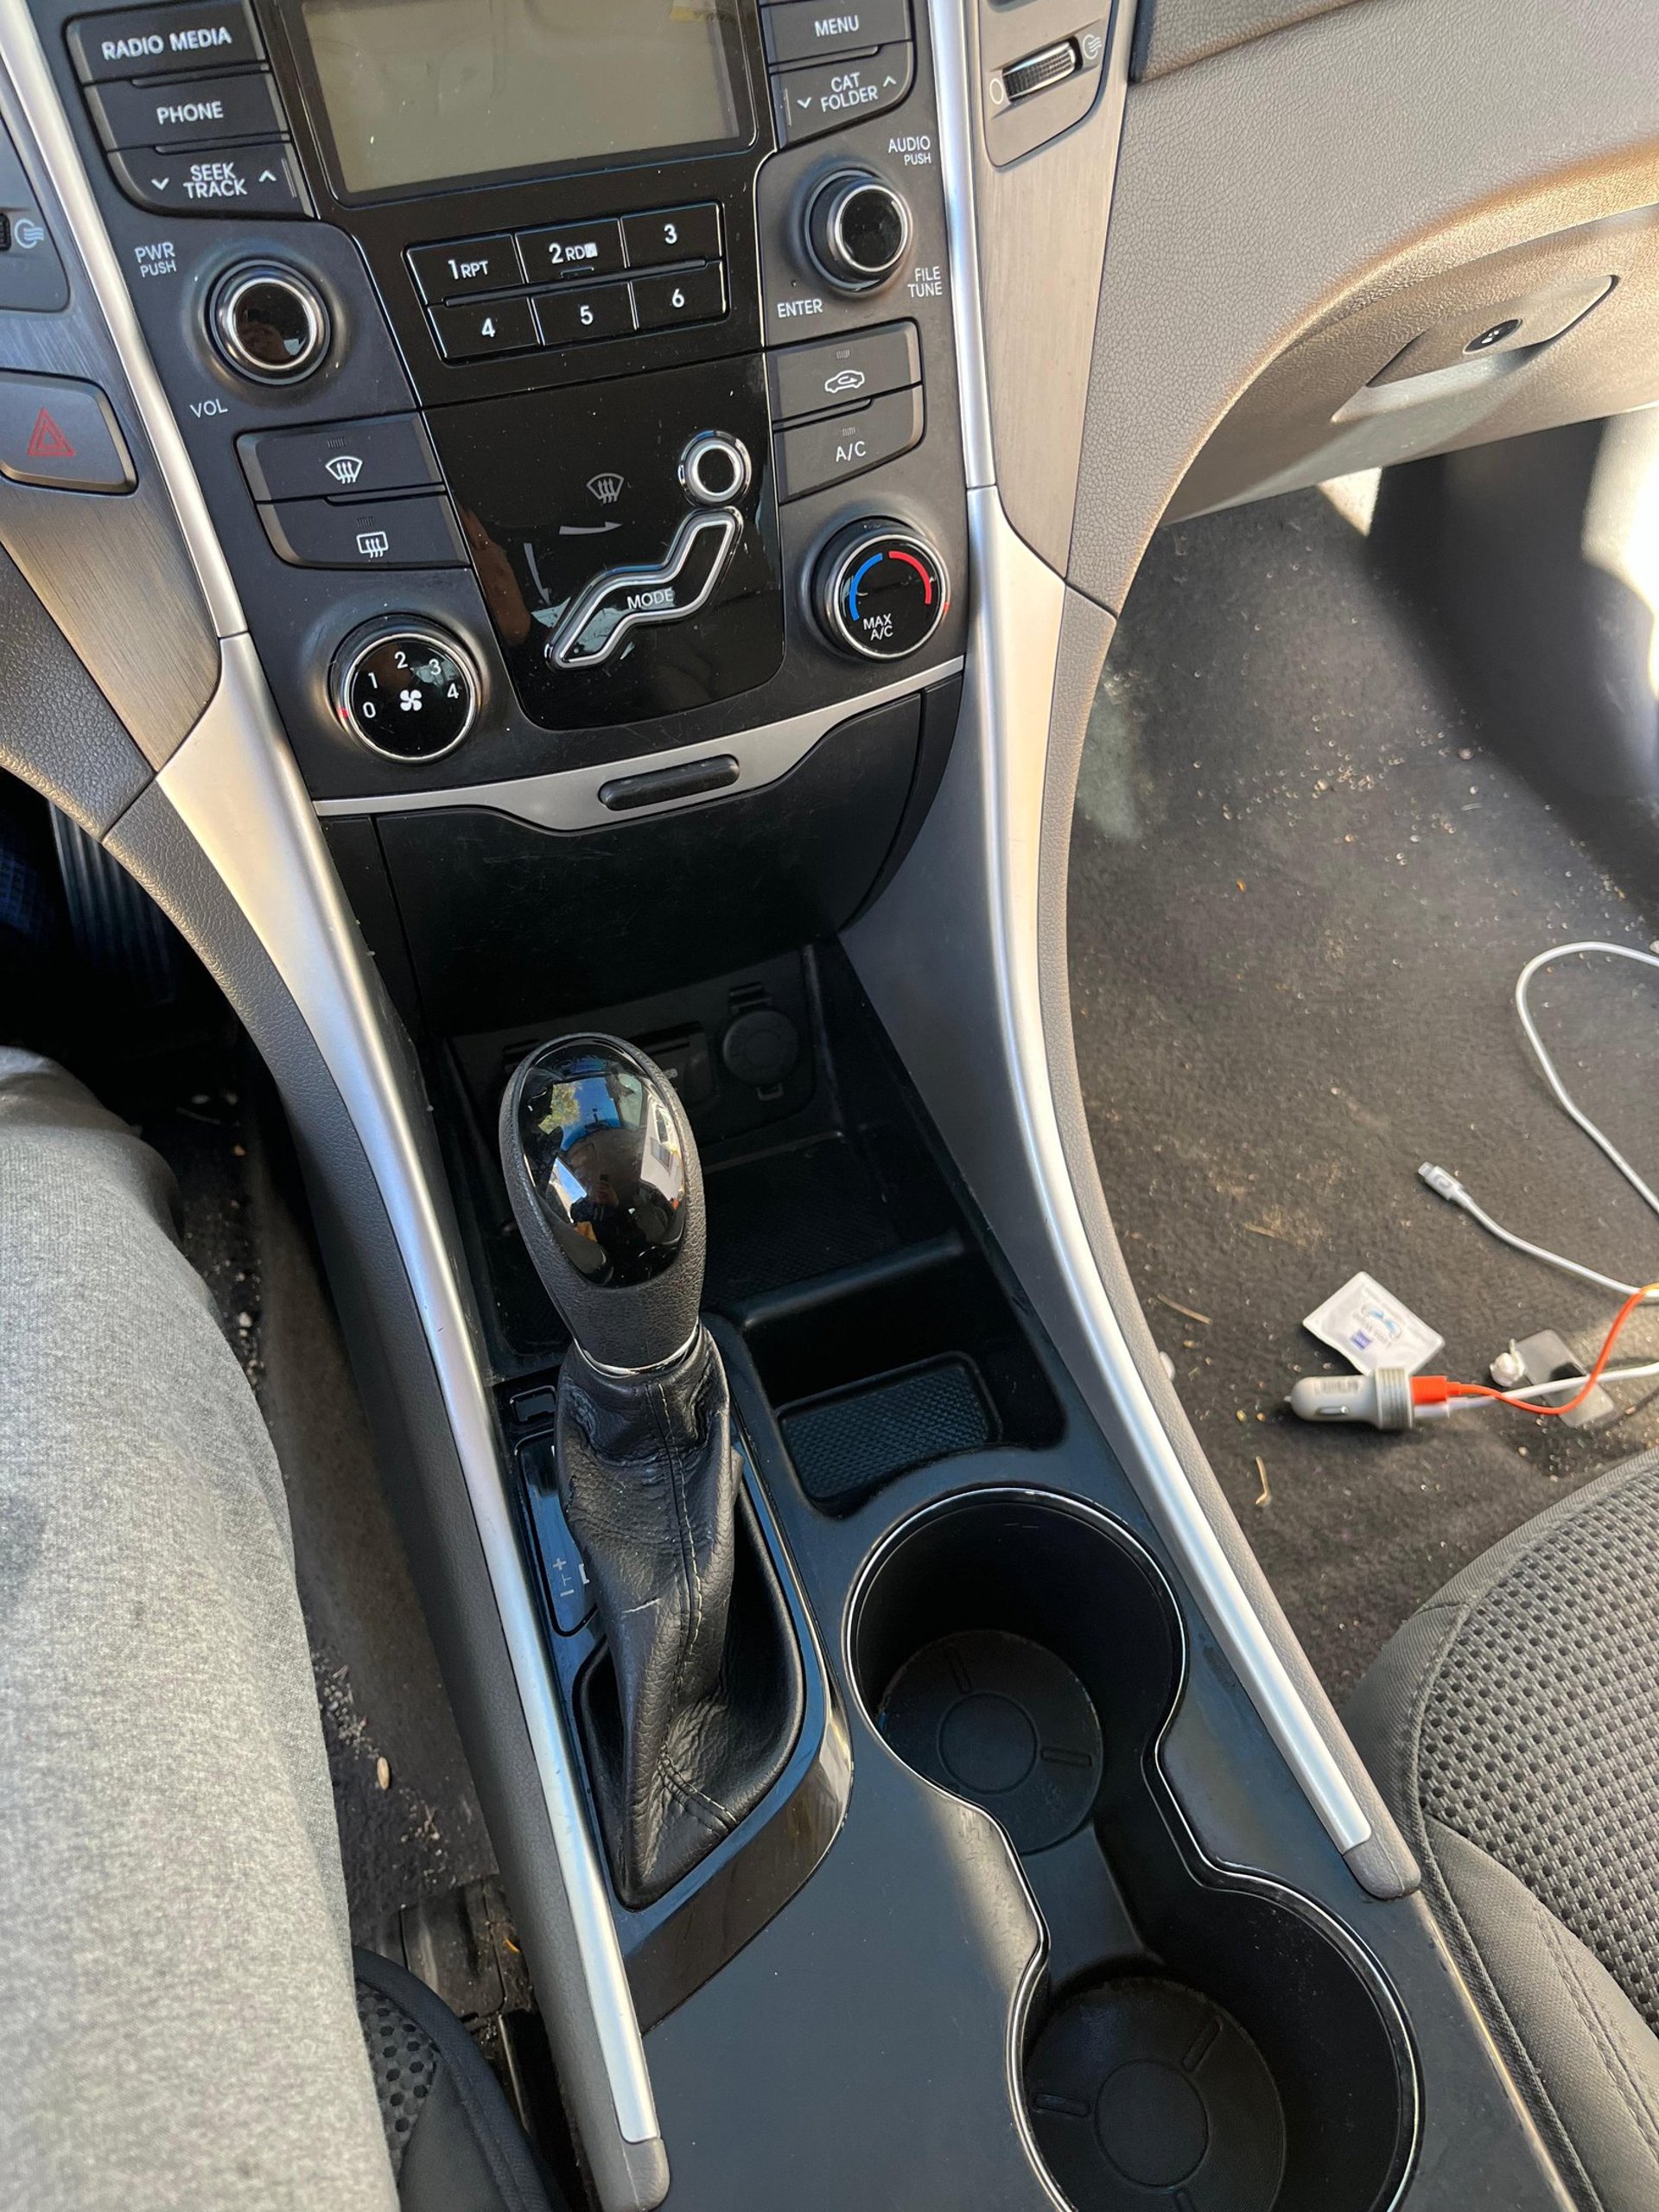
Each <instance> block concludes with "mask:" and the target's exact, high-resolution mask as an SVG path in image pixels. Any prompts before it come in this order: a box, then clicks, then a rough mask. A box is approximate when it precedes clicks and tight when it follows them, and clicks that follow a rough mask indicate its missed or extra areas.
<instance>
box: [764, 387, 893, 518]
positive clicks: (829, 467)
mask: <svg viewBox="0 0 1659 2212" xmlns="http://www.w3.org/2000/svg"><path fill="white" fill-rule="evenodd" d="M922 429H923V415H922V389H921V386H920V385H912V387H911V389H910V390H909V391H894V392H889V393H888V394H887V397H885V398H881V399H873V400H871V402H870V403H869V404H868V407H865V408H862V409H861V410H860V411H859V412H858V413H857V414H855V415H831V416H827V417H826V418H825V419H824V421H823V422H822V423H799V424H798V425H797V426H796V428H795V429H790V430H780V431H779V433H778V437H777V454H778V497H779V499H799V498H800V497H801V495H802V494H803V493H805V492H817V491H822V489H823V486H825V485H826V484H840V483H842V482H844V481H845V480H846V479H847V478H849V477H851V476H861V475H862V474H864V472H865V470H866V469H867V468H879V467H880V465H881V463H882V462H883V461H894V460H896V459H897V458H898V456H899V454H901V453H908V452H909V451H910V449H911V448H912V446H915V445H919V444H920V443H921V439H922Z"/></svg>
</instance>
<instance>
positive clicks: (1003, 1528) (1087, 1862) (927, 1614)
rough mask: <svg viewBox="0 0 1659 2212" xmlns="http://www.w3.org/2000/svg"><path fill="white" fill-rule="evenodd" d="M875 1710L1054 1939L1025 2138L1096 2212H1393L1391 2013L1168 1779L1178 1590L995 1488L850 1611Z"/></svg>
mask: <svg viewBox="0 0 1659 2212" xmlns="http://www.w3.org/2000/svg"><path fill="white" fill-rule="evenodd" d="M848 1637H849V1660H850V1670H851V1674H852V1678H853V1681H854V1683H855V1688H857V1691H858V1694H859V1696H860V1697H861V1700H862V1702H863V1705H864V1707H865V1710H866V1711H867V1713H869V1714H870V1715H871V1716H872V1718H873V1719H874V1725H875V1726H876V1728H877V1729H878V1730H879V1732H880V1734H881V1735H882V1736H883V1737H884V1738H885V1739H886V1741H887V1745H888V1746H889V1747H890V1749H891V1750H892V1751H894V1752H895V1753H896V1754H897V1756H898V1757H899V1758H901V1759H903V1760H904V1761H905V1763H906V1765H908V1766H910V1767H912V1768H913V1769H914V1770H915V1771H916V1772H917V1773H918V1774H920V1775H921V1776H923V1777H925V1779H926V1780H927V1781H929V1782H931V1783H935V1784H936V1785H937V1786H938V1788H940V1789H946V1790H949V1791H950V1793H951V1794H952V1795H953V1796H957V1797H961V1798H965V1799H966V1800H967V1801H968V1802H969V1803H972V1804H976V1805H978V1806H980V1807H982V1809H983V1810H984V1811H986V1812H987V1813H988V1814H989V1815H991V1816H992V1818H993V1819H995V1821H997V1822H998V1823H999V1824H1000V1825H1001V1827H1002V1829H1003V1830H1004V1832H1005V1834H1007V1838H1008V1840H1009V1842H1010V1843H1011V1845H1012V1846H1013V1847H1014V1851H1015V1852H1016V1853H1018V1854H1019V1857H1020V1863H1021V1865H1022V1866H1023V1868H1024V1871H1025V1873H1026V1877H1027V1881H1028V1883H1029V1884H1030V1886H1031V1889H1032V1892H1033V1896H1034V1897H1035V1898H1036V1900H1037V1903H1038V1905H1039V1908H1040V1910H1041V1911H1042V1914H1043V1917H1044V1921H1045V1923H1046V1927H1047V1929H1048V1934H1049V1961H1048V1965H1049V1974H1048V1976H1047V1978H1046V1982H1045V1984H1044V1986H1042V1988H1041V1989H1040V1990H1039V1994H1038V1996H1037V1997H1036V1999H1034V2000H1033V2005H1032V2006H1031V2009H1030V2013H1029V2016H1028V2018H1027V2020H1026V2022H1025V2024H1024V2037H1025V2041H1024V2051H1023V2087H1024V2094H1025V2101H1026V2118H1027V2124H1028V2126H1029V2130H1030V2137H1031V2139H1032V2141H1033V2144H1034V2145H1035V2147H1036V2149H1037V2151H1038V2152H1039V2154H1040V2156H1041V2158H1042V2160H1043V2162H1044V2164H1046V2167H1047V2169H1048V2171H1049V2173H1050V2175H1051V2176H1052V2179H1053V2180H1054V2182H1055V2183H1056V2184H1057V2185H1058V2188H1059V2189H1060V2190H1061V2191H1062V2192H1063V2193H1064V2194H1065V2196H1066V2197H1067V2198H1068V2199H1069V2200H1070V2202H1071V2203H1072V2204H1073V2205H1074V2206H1076V2207H1077V2212H1154V2209H1155V2208H1160V2207H1164V2208H1168V2212H1380V2208H1382V2207H1383V2206H1386V2205H1387V2204H1389V2202H1392V2200H1393V2198H1394V2197H1395V2195H1396V2194H1397V2192H1398V2190H1399V2187H1400V2183H1401V2182H1402V2178H1403V2177H1404V2174H1405V2172H1406V2171H1407V2168H1408V2164H1409V2160H1410V2154H1411V2148H1412V2143H1413V2139H1414V2125H1415V2113H1416V2101H1415V2088H1414V2070H1413V2067H1412V2062H1411V2056H1410V2052H1409V2048H1408V2043H1407V2039H1406V2035H1405V2030H1404V2026H1403V2023H1402V2019H1401V2017H1400V2014H1399V2011H1398V2008H1397V2007H1396V2005H1395V2004H1394V2002H1393V1999H1392V1998H1391V1996H1390V1995H1389V1991H1388V1989H1387V1986H1386V1985H1385V1984H1384V1983H1383V1980H1382V1978H1381V1976H1380V1975H1379V1974H1378V1973H1377V1972H1376V1968H1375V1967H1374V1966H1373V1964H1372V1963H1371V1961H1370V1959H1369V1958H1368V1957H1367V1956H1366V1955H1365V1954H1364V1953H1363V1951H1362V1950H1361V1949H1360V1948H1359V1947H1358V1946H1357V1945H1356V1944H1355V1943H1353V1942H1351V1939H1350V1938H1348V1937H1347V1936H1345V1935H1344V1933H1343V1931H1342V1930H1340V1929H1338V1927H1337V1926H1336V1925H1335V1923H1332V1922H1331V1921H1329V1920H1328V1919H1326V1918H1325V1916H1324V1915H1323V1914H1322V1913H1320V1912H1319V1910H1318V1909H1317V1908H1316V1907H1314V1906H1313V1905H1312V1904H1308V1903H1307V1902H1306V1900H1305V1899H1302V1898H1300V1897H1295V1896H1294V1895H1293V1894H1292V1893H1291V1892H1290V1891H1286V1890H1283V1889H1281V1888H1280V1887H1279V1886H1278V1885H1275V1884H1271V1883H1268V1882H1266V1881H1263V1880H1262V1879H1260V1878H1255V1877H1252V1876H1249V1875H1246V1874H1240V1873H1235V1872H1230V1871H1229V1870H1226V1869H1224V1868H1221V1867H1217V1866H1211V1864H1210V1863H1209V1862H1208V1861H1207V1860H1205V1859H1204V1858H1203V1856H1202V1854H1201V1853H1199V1851H1198V1847H1197V1846H1196V1844H1195V1843H1194V1842H1193V1840H1192V1838H1191V1835H1190V1834H1189V1832H1188V1831H1187V1829H1186V1827H1185V1822H1184V1821H1183V1820H1182V1819H1181V1816H1180V1814H1179V1808H1178V1807H1177V1806H1176V1805H1175V1803H1174V1801H1173V1798H1172V1797H1171V1795H1170V1792H1169V1789H1168V1787H1167V1785H1166V1783H1165V1782H1164V1780H1163V1777H1162V1774H1161V1772H1160V1768H1159V1765H1158V1760H1157V1745H1158V1740H1159V1738H1160V1735H1161V1733H1162V1732H1163V1730H1164V1727H1165V1726H1166V1724H1167V1722H1168V1720H1169V1719H1170V1716H1171V1714H1172V1713H1173V1711H1174V1708H1175V1705H1176V1702H1177V1700H1178V1697H1179V1689H1180V1682H1181V1676H1182V1669H1183V1662H1184V1652H1183V1646H1182V1642H1181V1631H1180V1626H1179V1616H1178V1614H1177V1612H1176V1610H1175V1606H1174V1604H1173V1599H1172V1598H1171V1595H1170V1592H1169V1589H1168V1586H1167V1584H1166V1581H1165V1580H1164V1578H1163V1576H1162V1574H1161V1573H1160V1571H1159V1569H1158V1568H1157V1567H1156V1566H1155V1565H1154V1562H1153V1560H1152V1559H1151V1558H1150V1556H1149V1555H1148V1554H1147V1553H1146V1552H1145V1551H1144V1550H1143V1549H1142V1548H1141V1547H1140V1546H1139V1545H1138V1544H1137V1543H1136V1542H1135V1541H1134V1539H1133V1538H1131V1537H1130V1536H1129V1535H1128V1534H1127V1533H1126V1532H1125V1531H1124V1530H1122V1529H1120V1528H1118V1527H1117V1525H1116V1523H1115V1522H1111V1521H1109V1520H1108V1519H1107V1518H1106V1517H1105V1516H1103V1515H1102V1514H1100V1513H1098V1512H1096V1510H1094V1509H1093V1508H1091V1507H1090V1506H1087V1505H1084V1504H1083V1503H1080V1502H1079V1501H1076V1500H1072V1499H1069V1498H1064V1497H1058V1496H1055V1495H1052V1494H1048V1493H1045V1492H1038V1491H1001V1490H998V1491H974V1492H971V1493H969V1494H966V1495H964V1496H963V1497H957V1498H951V1499H947V1500H945V1501H944V1503H942V1504H939V1505H937V1506H934V1507H932V1508H931V1509H929V1510H927V1511H926V1512H925V1513H923V1514H921V1515H918V1516H917V1517H916V1518H915V1519H913V1520H912V1521H910V1522H906V1523H905V1524H904V1526H903V1527H902V1528H900V1529H899V1530H898V1531H897V1532H896V1533H895V1534H894V1535H893V1536H892V1537H890V1538H889V1539H888V1540H887V1542H886V1543H885V1544H884V1545H883V1546H882V1547H881V1548H880V1551H879V1552H878V1553H877V1554H875V1556H874V1559H873V1560H871V1561H870V1563H869V1565H868V1567H867V1568H866V1570H865V1573H864V1574H863V1575H862V1577H861V1580H860V1582H859V1586H858V1587H857V1589H856V1591H855V1594H854V1599H853V1605H852V1610H851V1613H850V1616H849V1630H848Z"/></svg>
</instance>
